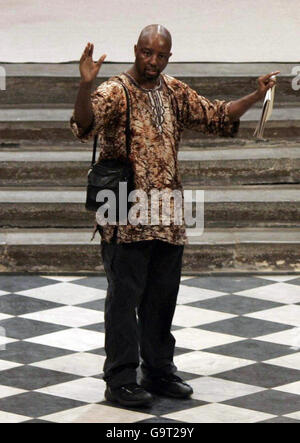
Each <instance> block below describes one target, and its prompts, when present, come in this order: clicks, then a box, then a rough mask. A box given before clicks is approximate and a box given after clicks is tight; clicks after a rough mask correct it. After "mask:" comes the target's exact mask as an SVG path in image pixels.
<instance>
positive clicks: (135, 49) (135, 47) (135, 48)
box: [134, 45, 137, 56]
mask: <svg viewBox="0 0 300 443" xmlns="http://www.w3.org/2000/svg"><path fill="white" fill-rule="evenodd" d="M136 51H137V46H136V45H134V55H135V56H136Z"/></svg>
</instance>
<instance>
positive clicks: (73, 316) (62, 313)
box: [21, 306, 104, 328]
mask: <svg viewBox="0 0 300 443" xmlns="http://www.w3.org/2000/svg"><path fill="white" fill-rule="evenodd" d="M21 317H22V318H29V319H31V320H38V321H44V322H47V323H54V324H56V325H62V326H69V327H70V328H79V327H81V326H87V325H90V324H93V323H97V322H103V321H104V314H103V312H97V311H93V310H91V309H84V308H79V307H77V306H63V307H60V308H55V309H48V310H46V311H41V312H34V313H31V314H25V315H22V316H21Z"/></svg>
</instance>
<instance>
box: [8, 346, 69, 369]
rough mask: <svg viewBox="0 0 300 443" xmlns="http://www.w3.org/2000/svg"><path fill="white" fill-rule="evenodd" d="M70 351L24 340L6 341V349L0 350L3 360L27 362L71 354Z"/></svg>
mask: <svg viewBox="0 0 300 443" xmlns="http://www.w3.org/2000/svg"><path fill="white" fill-rule="evenodd" d="M71 353H72V351H67V350H66V349H59V348H55V347H53V346H44V345H39V344H36V343H28V342H26V341H14V342H13V343H8V344H7V345H6V349H5V350H4V349H2V350H1V354H0V355H1V358H3V359H4V360H8V361H12V362H16V363H23V364H29V363H34V362H37V361H42V360H46V359H51V358H55V357H61V356H62V355H67V354H71Z"/></svg>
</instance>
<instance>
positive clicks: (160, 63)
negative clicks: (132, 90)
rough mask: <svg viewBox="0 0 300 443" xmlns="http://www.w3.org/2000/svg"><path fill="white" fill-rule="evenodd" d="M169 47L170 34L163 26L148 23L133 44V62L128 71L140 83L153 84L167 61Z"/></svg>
mask: <svg viewBox="0 0 300 443" xmlns="http://www.w3.org/2000/svg"><path fill="white" fill-rule="evenodd" d="M171 47H172V38H171V34H170V32H169V31H168V30H167V29H166V28H165V27H164V26H162V25H148V26H146V27H145V28H144V29H143V30H142V32H141V33H140V36H139V39H138V42H137V44H136V45H134V53H135V62H134V67H133V68H132V70H131V71H130V72H131V74H133V75H134V76H135V78H136V79H138V81H139V83H140V84H144V85H153V84H155V82H156V81H157V79H158V77H159V76H160V73H161V72H162V71H163V70H164V69H165V67H166V66H167V64H168V62H169V58H170V57H171V55H172V53H171ZM130 72H129V73H130Z"/></svg>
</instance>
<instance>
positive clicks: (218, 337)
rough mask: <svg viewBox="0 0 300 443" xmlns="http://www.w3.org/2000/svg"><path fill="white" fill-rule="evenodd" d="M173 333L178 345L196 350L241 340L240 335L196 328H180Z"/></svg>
mask: <svg viewBox="0 0 300 443" xmlns="http://www.w3.org/2000/svg"><path fill="white" fill-rule="evenodd" d="M173 335H174V337H175V339H176V344H177V346H179V347H182V348H187V349H191V350H195V351H197V350H201V349H204V348H209V347H212V346H218V345H224V344H226V343H233V342H235V341H239V340H241V338H240V337H235V336H233V335H228V334H220V333H217V332H209V331H204V330H201V329H196V328H185V329H180V330H179V331H175V332H174V333H173Z"/></svg>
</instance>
